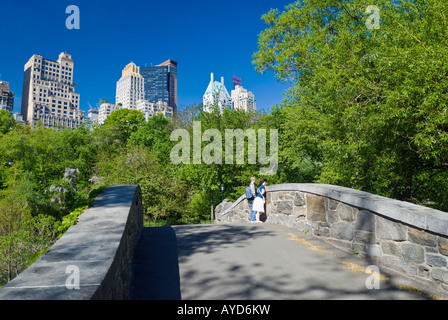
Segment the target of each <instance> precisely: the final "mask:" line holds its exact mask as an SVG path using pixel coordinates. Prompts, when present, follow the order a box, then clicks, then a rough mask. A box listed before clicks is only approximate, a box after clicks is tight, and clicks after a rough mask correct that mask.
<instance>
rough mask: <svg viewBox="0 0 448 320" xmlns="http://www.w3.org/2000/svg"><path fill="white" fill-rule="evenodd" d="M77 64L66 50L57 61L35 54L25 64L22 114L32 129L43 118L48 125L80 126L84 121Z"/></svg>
mask: <svg viewBox="0 0 448 320" xmlns="http://www.w3.org/2000/svg"><path fill="white" fill-rule="evenodd" d="M73 67H74V62H73V60H72V56H71V55H70V54H68V53H65V52H63V53H61V54H60V55H59V59H58V60H57V61H52V60H48V59H44V58H42V57H41V56H39V55H33V56H32V57H31V58H30V60H29V61H28V62H27V63H26V64H25V74H24V78H23V91H22V116H23V118H24V120H25V121H26V123H27V124H28V125H30V126H31V127H32V128H34V127H35V125H36V123H37V121H39V120H40V121H42V123H43V125H44V126H45V127H48V128H52V127H56V128H76V127H78V126H79V125H81V124H82V123H84V120H85V112H84V111H81V110H80V109H79V105H80V95H79V94H78V93H75V84H74V83H73Z"/></svg>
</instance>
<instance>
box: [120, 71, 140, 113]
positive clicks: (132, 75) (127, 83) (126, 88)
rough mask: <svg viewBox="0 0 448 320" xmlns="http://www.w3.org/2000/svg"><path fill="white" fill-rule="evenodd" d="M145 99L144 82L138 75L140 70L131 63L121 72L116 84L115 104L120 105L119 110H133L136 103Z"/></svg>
mask: <svg viewBox="0 0 448 320" xmlns="http://www.w3.org/2000/svg"><path fill="white" fill-rule="evenodd" d="M144 98H145V82H144V79H143V77H142V75H141V74H140V68H139V67H137V66H136V65H135V64H134V63H133V62H131V63H129V64H128V65H127V66H126V67H125V68H124V69H123V71H122V76H121V78H120V80H118V82H117V91H116V97H115V103H116V104H117V106H118V105H120V104H121V108H126V109H132V110H135V109H136V108H137V101H138V100H143V99H144Z"/></svg>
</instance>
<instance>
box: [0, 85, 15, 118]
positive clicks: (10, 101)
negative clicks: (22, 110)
mask: <svg viewBox="0 0 448 320" xmlns="http://www.w3.org/2000/svg"><path fill="white" fill-rule="evenodd" d="M0 107H2V108H4V109H5V110H7V111H10V112H12V111H13V110H14V92H12V91H11V90H10V89H9V82H6V81H0Z"/></svg>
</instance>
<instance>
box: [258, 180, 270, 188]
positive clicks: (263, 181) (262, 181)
mask: <svg viewBox="0 0 448 320" xmlns="http://www.w3.org/2000/svg"><path fill="white" fill-rule="evenodd" d="M265 182H268V180H266V179H263V180H261V182H260V184H259V185H258V188H260V187H261V185H262V184H263V183H265Z"/></svg>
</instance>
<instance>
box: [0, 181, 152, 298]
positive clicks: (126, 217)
mask: <svg viewBox="0 0 448 320" xmlns="http://www.w3.org/2000/svg"><path fill="white" fill-rule="evenodd" d="M142 227H143V209H142V199H141V191H140V187H139V186H136V185H130V186H125V185H123V186H110V187H108V188H107V189H106V190H105V191H104V192H103V193H102V194H100V195H99V196H98V197H97V198H96V199H95V201H94V202H93V204H92V207H91V208H89V209H87V210H85V211H84V212H83V213H82V214H81V215H80V216H79V222H78V223H77V224H76V225H74V226H72V227H71V228H70V229H69V230H67V232H66V233H65V234H64V235H63V236H62V237H61V238H60V239H59V240H58V241H57V242H56V243H55V244H54V245H53V246H52V247H51V248H50V249H49V250H48V251H47V252H46V253H45V254H44V255H42V256H41V257H39V259H37V260H36V261H35V262H34V263H33V264H32V265H31V266H30V267H28V268H27V269H26V270H24V271H23V272H22V273H20V274H19V275H18V276H17V277H16V278H15V279H13V280H12V281H11V282H9V283H8V284H7V285H5V286H4V287H3V288H2V289H1V290H0V299H3V300H9V299H15V300H27V299H30V300H91V299H98V300H99V299H104V300H112V299H127V298H128V297H129V294H130V292H129V290H130V283H131V281H130V279H131V269H132V257H133V253H134V247H135V245H136V243H137V241H138V239H139V237H140V232H141V228H142Z"/></svg>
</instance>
